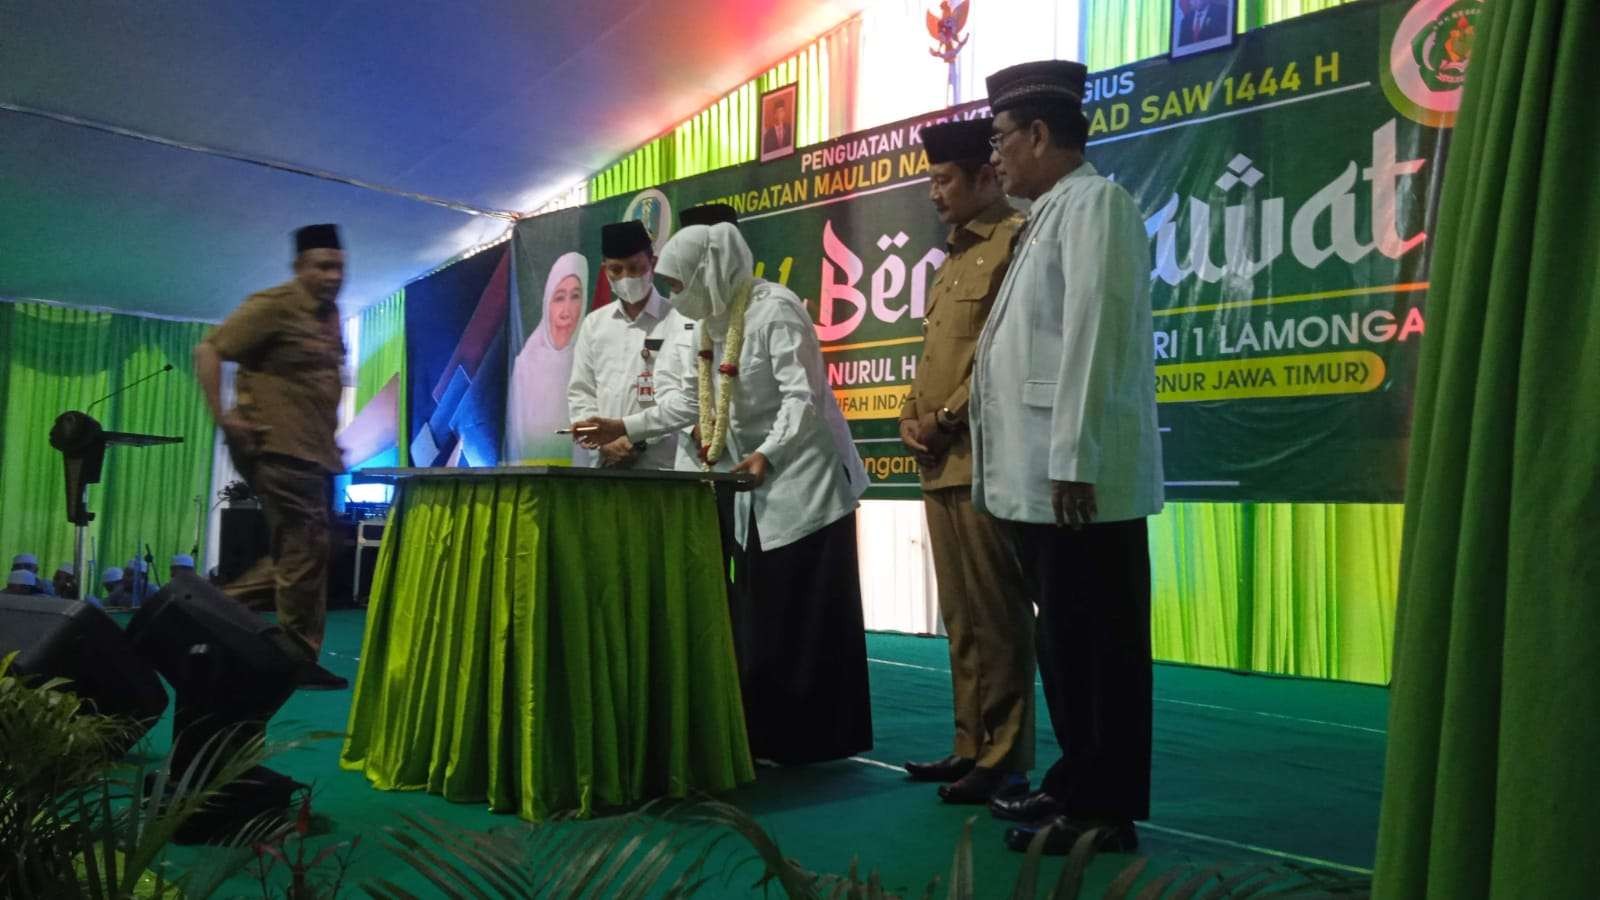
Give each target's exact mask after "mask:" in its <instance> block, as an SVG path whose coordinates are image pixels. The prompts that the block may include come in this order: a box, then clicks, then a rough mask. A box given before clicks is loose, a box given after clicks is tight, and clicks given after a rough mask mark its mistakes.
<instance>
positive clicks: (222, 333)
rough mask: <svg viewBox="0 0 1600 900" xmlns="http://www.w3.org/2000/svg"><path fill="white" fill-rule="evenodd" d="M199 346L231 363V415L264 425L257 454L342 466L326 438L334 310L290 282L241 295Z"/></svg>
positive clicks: (339, 349)
mask: <svg viewBox="0 0 1600 900" xmlns="http://www.w3.org/2000/svg"><path fill="white" fill-rule="evenodd" d="M206 343H208V344H210V345H211V346H212V348H213V349H215V350H216V351H217V354H218V355H220V356H221V357H222V358H223V359H225V360H229V361H231V362H237V363H238V364H239V373H238V376H237V377H236V378H235V380H234V391H235V394H236V395H237V397H238V403H237V408H238V411H239V415H240V416H241V417H242V418H244V419H245V420H246V421H248V422H250V423H252V424H255V425H265V426H267V428H269V429H271V430H269V431H268V432H267V433H266V434H265V435H263V436H262V444H261V450H262V452H264V453H281V454H283V455H284V456H292V457H294V458H295V459H301V460H305V461H306V462H310V463H315V464H317V465H319V466H321V467H323V468H324V469H327V470H328V471H329V472H343V471H344V459H343V455H342V454H341V453H340V451H339V445H338V444H336V443H335V442H334V439H333V435H334V432H335V431H336V430H337V428H338V424H339V395H340V393H341V391H342V390H343V384H342V381H341V379H340V367H341V366H342V365H343V364H344V354H345V350H344V337H343V335H342V334H341V333H340V331H339V310H338V307H336V306H334V305H333V304H331V303H330V304H326V305H325V304H323V303H322V302H321V301H319V300H317V299H316V298H315V297H313V296H311V294H310V293H308V292H307V291H306V289H305V288H304V287H302V286H301V285H300V282H298V281H290V282H288V283H287V284H280V285H278V286H277V287H275V288H271V289H269V290H265V291H262V292H261V293H259V294H252V295H251V296H250V297H248V298H246V299H245V301H244V303H243V304H241V305H240V306H239V308H238V309H236V310H234V311H233V315H230V316H228V318H227V319H226V320H225V321H224V322H223V323H222V324H221V325H218V326H217V327H216V328H214V329H212V331H211V333H210V334H209V335H207V336H206Z"/></svg>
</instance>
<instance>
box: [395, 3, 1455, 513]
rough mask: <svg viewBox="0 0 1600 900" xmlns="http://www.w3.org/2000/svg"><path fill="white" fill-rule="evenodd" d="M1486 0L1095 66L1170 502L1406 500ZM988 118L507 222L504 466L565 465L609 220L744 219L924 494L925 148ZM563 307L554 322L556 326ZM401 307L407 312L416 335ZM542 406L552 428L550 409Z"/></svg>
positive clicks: (896, 482) (1362, 16)
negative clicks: (575, 355)
mask: <svg viewBox="0 0 1600 900" xmlns="http://www.w3.org/2000/svg"><path fill="white" fill-rule="evenodd" d="M1479 9H1480V6H1479V4H1478V3H1477V2H1474V0H1465V2H1454V3H1452V2H1442V0H1417V2H1390V3H1380V4H1358V5H1353V6H1349V7H1344V8H1339V9H1334V10H1330V11H1327V12H1324V13H1318V14H1315V15H1310V16H1305V17H1302V18H1297V19H1294V20H1292V21H1290V22H1287V23H1284V24H1281V25H1276V26H1272V27H1269V28H1264V29H1260V30H1257V31H1254V32H1251V33H1249V34H1246V35H1241V36H1240V37H1239V39H1238V40H1237V41H1236V42H1235V43H1234V45H1233V46H1232V47H1229V48H1226V49H1224V50H1219V51H1216V52H1212V53H1207V54H1201V55H1198V56H1191V57H1186V58H1184V59H1181V60H1170V59H1165V58H1160V59H1151V60H1146V61H1144V62H1140V63H1135V64H1133V65H1130V66H1125V67H1122V68H1119V69H1113V70H1110V71H1106V72H1101V73H1095V74H1093V75H1091V77H1090V86H1089V96H1088V98H1087V101H1086V104H1085V112H1086V114H1087V115H1088V117H1089V120H1090V126H1091V127H1090V147H1089V153H1088V155H1089V159H1090V161H1091V162H1093V163H1094V165H1095V166H1096V167H1097V168H1098V169H1099V170H1100V171H1101V172H1102V173H1103V174H1105V175H1107V176H1108V177H1111V178H1114V179H1115V180H1117V181H1118V182H1119V183H1121V184H1123V185H1124V186H1126V187H1127V188H1128V190H1129V191H1131V192H1132V193H1133V195H1134V197H1135V198H1136V199H1137V200H1138V202H1139V204H1140V206H1141V208H1142V210H1143V212H1144V215H1145V221H1146V230H1147V232H1148V233H1149V235H1150V253H1151V266H1152V268H1151V276H1150V277H1151V285H1152V290H1151V302H1152V305H1153V308H1154V314H1155V324H1156V333H1155V355H1156V387H1157V398H1158V400H1159V402H1160V418H1161V427H1162V432H1163V439H1164V441H1165V454H1166V477H1167V479H1168V482H1167V483H1168V496H1169V497H1170V498H1172V499H1178V500H1215V501H1306V502H1328V501H1352V502H1398V501H1400V500H1401V486H1402V484H1403V482H1404V477H1405V471H1404V462H1405V458H1406V448H1407V444H1408V440H1409V433H1410V410H1411V392H1412V381H1413V376H1414V372H1415V368H1416V359H1417V345H1418V341H1419V340H1420V338H1421V337H1422V334H1423V327H1424V318H1423V314H1424V310H1423V300H1424V297H1425V294H1426V288H1427V283H1426V273H1427V267H1428V257H1429V252H1430V243H1429V235H1430V232H1431V230H1432V223H1433V219H1434V215H1435V211H1436V206H1437V192H1438V179H1439V175H1440V172H1441V171H1442V162H1443V156H1444V153H1445V149H1446V145H1447V142H1448V135H1449V127H1450V125H1451V122H1452V121H1453V117H1454V109H1455V105H1456V102H1457V100H1458V96H1459V87H1460V81H1461V77H1462V75H1463V72H1464V66H1465V58H1466V55H1467V52H1468V49H1469V48H1470V44H1471V40H1472V35H1473V24H1472V23H1473V19H1474V18H1475V16H1476V15H1477V13H1478V11H1479ZM987 114H988V110H987V107H986V105H985V104H983V103H975V104H967V105H964V106H960V107H955V108H952V109H949V110H944V111H941V112H938V113H930V114H928V115H925V116H921V117H918V118H915V119H910V120H906V121H902V122H897V123H894V124H891V125H887V126H884V127H881V128H876V129H873V130H871V131H867V132H862V133H858V134H852V135H848V136H846V137H842V138H839V139H838V140H834V141H830V142H828V143H826V144H821V145H817V146H812V147H803V148H800V149H799V150H798V151H796V152H795V153H794V154H793V155H791V156H788V157H785V158H782V159H779V160H775V161H773V162H770V163H765V164H762V163H752V164H749V165H743V166H738V167H732V168H727V169H722V170H718V171H715V172H711V173H707V174H705V175H701V176H697V177H694V178H689V179H684V180H682V181H677V182H672V183H669V184H665V185H661V186H659V187H655V188H650V189H648V190H645V191H642V192H640V193H637V194H633V195H629V196H620V197H615V198H612V199H609V200H605V201H602V202H599V203H595V204H592V205H589V206H584V207H580V208H575V209H569V210H564V211H561V212H556V213H552V214H549V215H545V216H539V217H537V218H533V219H528V220H524V221H522V222H520V223H518V225H517V227H516V230H515V233H514V237H513V242H512V275H511V278H510V290H511V301H510V304H509V307H510V309H509V321H508V325H507V328H506V335H507V340H508V341H509V342H510V343H509V346H508V348H507V352H508V356H509V358H510V359H511V360H512V364H511V370H510V372H509V379H510V382H511V387H510V389H509V391H508V397H507V408H508V415H509V417H510V419H509V420H508V421H515V420H516V419H518V418H519V417H520V418H521V419H522V420H523V421H522V425H521V427H508V428H507V432H506V444H507V446H506V453H505V454H504V457H505V458H506V459H507V460H516V459H522V460H530V461H531V460H540V461H559V460H563V459H568V458H570V454H571V450H570V444H568V443H567V442H566V441H565V439H564V438H560V437H558V436H556V435H554V434H552V433H551V432H553V431H554V429H555V428H556V427H559V425H560V423H561V422H562V421H564V417H565V411H564V399H562V398H563V396H564V391H565V372H566V371H568V370H569V369H570V364H571V363H570V348H571V342H570V334H571V329H572V327H573V326H572V322H571V321H570V319H571V315H570V314H569V313H568V312H567V311H566V310H567V309H568V307H569V306H570V305H571V300H570V296H571V294H572V292H574V291H577V292H580V293H581V296H582V297H584V298H585V299H586V300H587V303H586V304H584V308H586V309H587V308H593V307H596V306H599V305H601V304H603V303H605V302H608V301H609V299H610V297H609V291H608V288H607V285H606V284H605V279H604V278H602V277H599V271H598V270H599V263H600V252H599V242H600V226H601V225H602V224H604V223H607V222H615V221H619V220H623V219H639V220H641V221H643V222H644V223H645V225H646V227H647V228H648V229H649V230H650V232H651V234H652V235H653V236H654V238H655V240H656V246H657V247H658V248H659V247H660V246H661V244H662V243H664V242H665V240H666V239H667V238H668V237H670V236H671V233H672V230H673V229H674V227H675V226H676V220H677V214H678V212H680V211H681V210H682V209H684V208H686V207H688V206H692V205H694V204H697V203H702V202H706V201H713V200H717V201H724V202H727V203H730V204H732V205H733V206H734V207H735V208H736V209H738V210H739V212H740V229H741V230H742V231H743V232H744V234H745V236H746V238H747V239H748V241H749V243H750V246H751V248H752V249H753V250H754V251H755V256H756V259H757V261H758V262H757V274H758V275H761V276H762V277H765V278H768V279H771V280H775V281H780V282H783V283H785V284H787V285H788V286H789V287H790V288H792V289H793V290H794V291H795V292H796V293H798V294H799V295H800V296H801V297H803V298H805V300H806V304H807V307H808V308H809V310H810V312H811V315H812V318H813V320H814V321H815V322H816V327H817V334H818V336H819V337H820V338H821V340H822V342H823V345H824V350H825V353H826V356H827V362H828V375H829V379H830V382H831V383H832V385H833V387H834V390H835V392H836V395H837V397H838V400H839V403H840V405H841V407H842V408H843V409H844V411H845V415H846V416H847V417H848V418H849V420H850V422H851V424H852V426H853V429H854V433H855V437H856V441H857V446H858V447H859V448H860V451H861V454H862V456H863V457H864V458H865V459H866V462H867V468H868V471H869V472H870V473H871V476H872V481H873V487H872V491H871V492H870V494H869V496H878V497H904V498H910V497H915V496H917V495H918V494H917V472H916V464H915V461H914V460H913V459H912V458H911V456H910V454H909V453H908V452H907V451H906V449H905V448H904V447H903V446H901V444H900V442H899V440H898V438H897V436H896V435H897V418H898V412H899V407H900V399H901V397H902V396H903V395H904V393H905V391H906V388H907V385H908V384H909V383H910V380H911V378H912V377H913V375H914V373H915V371H916V365H917V359H918V356H919V353H920V351H921V343H922V337H921V335H922V319H923V316H924V313H925V311H926V304H927V297H928V293H929V291H928V289H929V285H930V283H931V282H932V280H933V276H934V272H935V270H936V269H937V268H938V266H939V264H940V262H941V261H942V260H943V259H944V255H945V251H944V247H945V238H946V235H947V230H946V229H945V228H944V227H942V226H941V225H940V224H939V222H938V219H937V218H936V217H935V215H934V212H933V209H932V207H931V206H930V204H929V202H928V198H927V180H928V176H927V170H928V164H927V158H926V156H925V155H924V154H923V152H922V148H921V143H920V139H919V135H920V132H921V129H922V128H923V127H924V126H926V125H928V124H931V123H934V122H941V121H947V120H949V119H952V118H971V117H977V116H983V115H987ZM547 310H549V315H547ZM409 321H410V320H409V319H408V323H409ZM546 419H548V420H549V421H545V420H546Z"/></svg>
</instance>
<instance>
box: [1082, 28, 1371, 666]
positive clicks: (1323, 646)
mask: <svg viewBox="0 0 1600 900" xmlns="http://www.w3.org/2000/svg"><path fill="white" fill-rule="evenodd" d="M1337 5H1339V0H1240V3H1239V6H1238V18H1237V25H1238V29H1239V30H1240V31H1246V30H1248V29H1251V28H1257V27H1260V26H1262V25H1269V24H1272V23H1274V22H1279V21H1282V20H1284V19H1288V18H1292V17H1294V16H1299V15H1304V14H1305V13H1309V12H1315V11H1317V10H1320V9H1326V8H1328V7H1331V6H1337ZM1171 10H1172V7H1171V3H1170V2H1169V0H1084V29H1083V34H1084V58H1085V60H1086V61H1087V64H1088V66H1089V70H1090V71H1100V70H1102V69H1109V68H1114V67H1116V66H1120V65H1125V64H1127V63H1130V62H1134V61H1136V60H1140V59H1146V58H1149V57H1152V56H1161V55H1163V54H1165V53H1166V52H1167V43H1168V30H1169V29H1170V28H1171V24H1172V18H1171V16H1172V12H1171ZM1400 520H1401V507H1400V505H1399V504H1382V505H1376V504H1374V505H1364V504H1317V503H1295V504H1289V503H1243V504H1236V503H1171V504H1168V505H1167V509H1166V511H1165V512H1163V513H1162V514H1161V515H1160V516H1157V517H1156V518H1155V519H1154V520H1153V521H1152V522H1151V529H1150V554H1151V564H1152V567H1153V574H1154V591H1155V593H1154V596H1153V597H1152V600H1151V602H1152V609H1151V619H1152V621H1151V629H1152V639H1153V644H1154V651H1155V655H1156V657H1157V658H1158V659H1163V660H1167V661H1171V662H1182V663H1193V664H1197V665H1206V666H1223V667H1226V668H1233V669H1252V670H1255V671H1259V672H1273V673H1279V674H1284V675H1304V676H1314V677H1319V678H1338V679H1344V680H1349V681H1364V682H1370V683H1375V684H1384V683H1387V682H1388V681H1389V677H1390V659H1391V637H1392V634H1393V626H1394V608H1395V603H1394V598H1395V586H1396V579H1397V577H1398V570H1399V554H1400Z"/></svg>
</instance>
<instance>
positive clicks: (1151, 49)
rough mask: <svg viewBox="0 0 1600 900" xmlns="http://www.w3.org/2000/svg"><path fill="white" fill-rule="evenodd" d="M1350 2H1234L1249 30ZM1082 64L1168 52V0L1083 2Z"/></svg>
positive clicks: (1094, 67)
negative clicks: (1236, 3)
mask: <svg viewBox="0 0 1600 900" xmlns="http://www.w3.org/2000/svg"><path fill="white" fill-rule="evenodd" d="M1349 2H1353V0H1238V6H1237V10H1236V12H1235V13H1234V26H1235V29H1236V30H1237V31H1241V32H1244V31H1249V30H1250V29H1252V28H1260V27H1261V26H1263V25H1271V24H1273V23H1275V22H1282V21H1284V20H1285V19H1292V18H1294V17H1295V16H1303V15H1305V14H1306V13H1313V12H1316V11H1318V10H1322V9H1331V8H1333V7H1335V6H1339V5H1341V4H1343V3H1349ZM1083 15H1084V29H1083V45H1084V63H1085V65H1087V66H1088V67H1089V71H1091V72H1098V71H1100V70H1102V69H1111V68H1115V67H1117V66H1121V65H1126V64H1128V63H1131V62H1136V61H1138V60H1141V59H1149V58H1150V57H1152V56H1164V55H1166V52H1167V44H1168V40H1169V34H1170V32H1171V29H1172V0H1083Z"/></svg>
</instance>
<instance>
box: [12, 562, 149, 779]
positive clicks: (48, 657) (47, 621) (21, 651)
mask: <svg viewBox="0 0 1600 900" xmlns="http://www.w3.org/2000/svg"><path fill="white" fill-rule="evenodd" d="M12 651H18V656H17V658H16V661H15V662H14V663H13V664H12V665H13V669H14V671H15V672H16V673H17V674H18V675H22V676H27V677H30V678H38V679H41V680H43V679H49V678H65V679H68V680H69V681H71V682H72V683H71V684H70V685H68V686H67V690H70V691H72V692H73V693H74V694H77V695H78V696H79V697H81V698H82V699H83V700H84V701H85V702H86V703H87V704H88V706H89V708H91V709H92V710H93V711H94V712H97V713H100V714H101V715H106V716H121V717H123V718H126V719H131V720H133V721H134V722H135V723H137V724H138V726H139V727H138V729H137V731H135V732H132V733H130V734H129V738H128V740H127V741H126V746H123V747H121V748H120V749H121V750H126V749H128V747H131V746H132V745H133V744H134V743H136V742H137V741H138V739H139V738H141V737H143V736H144V734H145V732H148V731H149V730H150V728H151V727H152V726H154V725H155V723H156V720H157V719H159V718H161V714H162V713H163V712H165V711H166V709H167V692H166V690H165V689H164V688H162V687H161V680H160V679H159V678H157V677H156V670H155V669H153V668H151V666H150V664H149V663H147V662H146V661H144V660H142V659H140V658H139V657H138V656H137V655H135V654H134V651H133V648H132V646H131V645H130V644H129V642H128V640H127V638H126V637H125V636H124V635H123V633H122V629H121V628H118V627H117V623H116V622H114V621H113V620H112V619H111V617H110V616H108V615H106V614H105V612H104V611H102V610H100V609H98V608H96V607H94V606H91V605H89V604H87V603H81V602H75V601H69V600H61V599H59V598H56V597H45V596H19V595H16V594H0V656H4V655H6V654H8V653H11V652H12Z"/></svg>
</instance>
